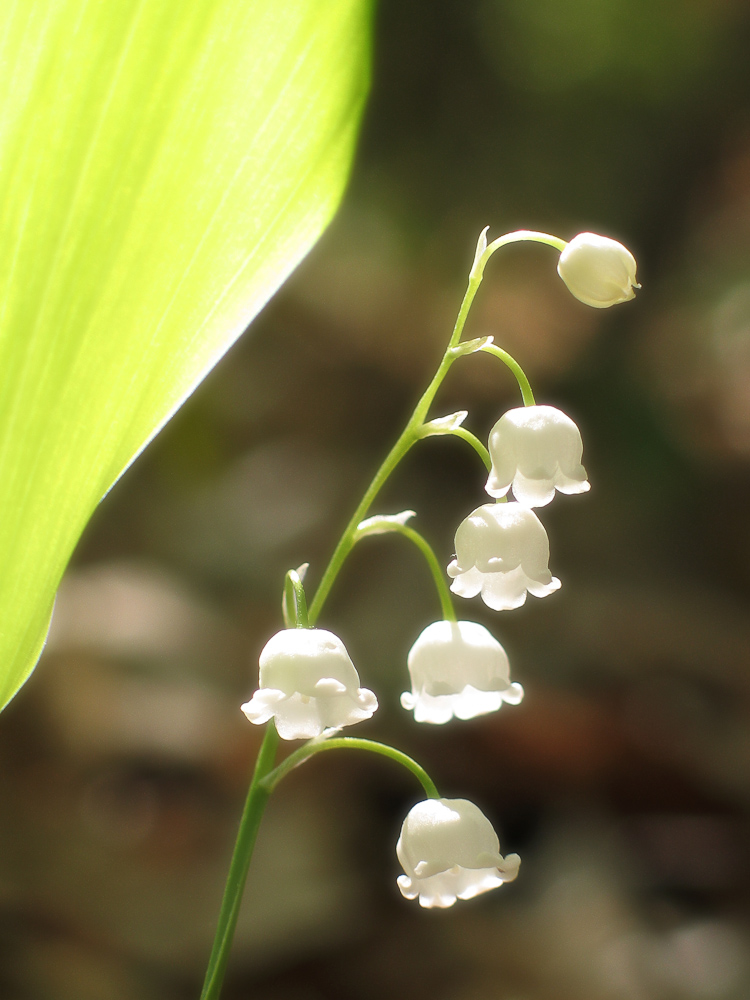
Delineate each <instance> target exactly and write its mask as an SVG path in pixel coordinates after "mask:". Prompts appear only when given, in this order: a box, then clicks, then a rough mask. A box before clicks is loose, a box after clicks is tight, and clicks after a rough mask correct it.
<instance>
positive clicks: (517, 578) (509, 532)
mask: <svg viewBox="0 0 750 1000" xmlns="http://www.w3.org/2000/svg"><path fill="white" fill-rule="evenodd" d="M548 563H549V539H548V538H547V532H546V531H545V530H544V527H543V525H542V522H541V521H540V520H539V518H538V517H537V516H536V514H535V513H534V512H533V510H530V509H529V508H528V507H524V506H523V505H522V504H520V503H515V502H513V501H509V502H508V503H486V504H483V505H482V506H481V507H477V509H476V510H474V511H472V512H471V514H469V516H468V517H467V518H465V520H463V521H462V522H461V524H459V526H458V530H457V531H456V558H455V559H454V560H453V561H452V562H451V563H450V565H449V566H448V576H451V577H453V583H452V584H451V590H452V591H453V593H454V594H458V596H459V597H476V595H477V594H479V593H481V595H482V600H483V601H484V603H485V604H486V605H487V607H489V608H492V609H493V611H507V610H510V609H511V608H520V607H521V605H522V604H523V603H524V602H525V601H526V592H527V591H528V592H529V593H530V594H533V595H534V597H546V596H547V595H548V594H551V593H553V592H554V591H555V590H559V588H560V581H559V580H558V579H557V578H556V577H554V576H552V574H551V573H550V571H549V566H548Z"/></svg>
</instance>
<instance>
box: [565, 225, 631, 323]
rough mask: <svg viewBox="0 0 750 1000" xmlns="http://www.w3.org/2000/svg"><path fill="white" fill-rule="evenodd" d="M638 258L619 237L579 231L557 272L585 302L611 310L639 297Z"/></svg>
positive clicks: (566, 250) (566, 248)
mask: <svg viewBox="0 0 750 1000" xmlns="http://www.w3.org/2000/svg"><path fill="white" fill-rule="evenodd" d="M636 266H637V265H636V262H635V257H634V256H633V255H632V253H631V252H630V251H629V250H628V249H627V248H626V247H624V246H623V245H622V243H618V242H617V240H612V239H610V238H609V237H608V236H597V235H596V233H579V234H578V236H576V237H574V238H573V239H572V240H571V241H570V243H568V245H567V246H566V247H565V249H564V250H563V252H562V253H561V254H560V260H559V261H558V264H557V273H558V274H559V275H560V277H561V278H562V280H563V281H564V282H565V284H566V285H567V286H568V288H569V289H570V291H571V292H572V293H573V295H575V297H576V298H577V299H580V300H581V302H585V303H586V305H587V306H593V307H594V308H595V309H607V308H608V307H609V306H615V305H617V304H618V302H628V301H629V300H630V299H633V298H635V292H634V291H633V289H634V288H640V287H641V286H640V285H639V284H638V282H637V281H636V280H635V272H636Z"/></svg>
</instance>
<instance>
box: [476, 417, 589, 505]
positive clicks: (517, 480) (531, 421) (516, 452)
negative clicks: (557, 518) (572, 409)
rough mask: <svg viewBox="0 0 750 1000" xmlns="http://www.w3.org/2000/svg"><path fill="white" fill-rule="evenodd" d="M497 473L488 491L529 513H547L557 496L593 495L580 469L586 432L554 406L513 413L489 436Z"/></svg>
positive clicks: (500, 421) (584, 473)
mask: <svg viewBox="0 0 750 1000" xmlns="http://www.w3.org/2000/svg"><path fill="white" fill-rule="evenodd" d="M489 446H490V457H491V458H492V469H491V470H490V475H489V479H488V480H487V486H486V487H485V489H486V490H487V492H488V493H489V495H490V496H492V497H504V496H505V494H506V493H507V492H508V490H509V489H510V488H511V487H512V488H513V496H514V497H515V498H516V500H518V502H519V503H522V504H523V505H524V506H525V507H544V505H545V504H548V503H549V502H550V500H551V499H552V498H553V496H554V495H555V490H556V489H557V490H559V491H560V492H561V493H585V492H586V490H588V489H589V482H588V479H587V478H586V470H585V469H584V467H583V466H582V465H581V455H582V454H583V442H582V441H581V432H580V431H579V430H578V427H577V426H576V425H575V424H574V423H573V421H572V420H571V419H570V417H568V416H566V415H565V414H564V413H563V412H562V410H558V409H557V407H555V406H519V407H516V409H513V410H508V412H507V413H504V414H503V415H502V417H500V419H499V420H498V422H497V423H496V424H495V426H494V427H493V428H492V430H491V431H490V440H489Z"/></svg>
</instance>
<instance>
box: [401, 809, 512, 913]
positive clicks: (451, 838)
mask: <svg viewBox="0 0 750 1000" xmlns="http://www.w3.org/2000/svg"><path fill="white" fill-rule="evenodd" d="M396 854H397V856H398V860H399V861H400V862H401V866H402V868H403V869H404V872H405V873H406V874H404V875H399V877H398V880H397V881H398V887H399V889H400V890H401V893H402V894H403V895H404V896H405V897H406V898H407V899H416V897H417V896H419V902H420V905H421V906H425V907H433V906H439V907H446V906H453V904H454V903H455V902H456V898H458V899H471V898H472V897H473V896H478V895H479V894H480V893H482V892H487V891H488V890H489V889H494V888H495V886H497V885H502V883H503V882H512V881H513V879H514V878H515V877H516V876H517V875H518V867H519V865H520V864H521V859H520V858H519V857H518V855H517V854H509V855H508V857H507V858H504V857H503V856H502V854H500V841H499V840H498V838H497V834H496V833H495V831H494V829H493V828H492V824H491V823H490V821H489V820H488V819H487V817H486V816H485V815H484V813H483V812H482V811H481V809H479V807H478V806H475V805H474V803H473V802H469V801H468V800H467V799H426V800H425V801H424V802H418V803H417V805H415V806H414V808H413V809H411V810H410V812H409V814H408V816H407V817H406V819H405V820H404V824H403V826H402V827H401V836H400V837H399V838H398V843H397V844H396Z"/></svg>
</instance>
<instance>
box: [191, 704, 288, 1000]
mask: <svg viewBox="0 0 750 1000" xmlns="http://www.w3.org/2000/svg"><path fill="white" fill-rule="evenodd" d="M278 744H279V736H278V733H277V732H276V727H275V726H274V724H273V720H271V721H270V722H269V723H268V727H267V729H266V733H265V736H264V737H263V742H262V744H261V747H260V750H259V752H258V759H257V761H256V764H255V770H254V771H253V778H252V781H251V782H250V789H249V791H248V793H247V799H246V800H245V808H244V809H243V811H242V819H241V820H240V828H239V832H238V834H237V841H236V843H235V847H234V853H233V854H232V860H231V862H230V865H229V874H228V875H227V883H226V887H225V889H224V898H223V899H222V901H221V910H220V911H219V922H218V926H217V928H216V934H215V935H214V944H213V948H212V950H211V957H210V958H209V960H208V968H207V969H206V978H205V980H204V982H203V989H202V990H201V995H200V1000H218V997H219V994H220V992H221V987H222V984H223V982H224V973H225V972H226V967H227V961H228V960H229V951H230V949H231V947H232V940H233V938H234V930H235V927H236V926H237V917H238V916H239V912H240V903H241V902H242V893H243V890H244V888H245V881H246V879H247V872H248V868H249V867H250V859H251V858H252V854H253V848H254V847H255V839H256V837H257V836H258V828H259V827H260V821H261V819H262V817H263V811H264V810H265V808H266V803H267V802H268V797H269V795H270V794H271V792H270V790H268V789H267V788H266V787H265V785H264V784H263V778H265V777H266V775H267V774H269V773H270V772H271V770H272V768H273V764H274V760H275V759H276V749H277V747H278Z"/></svg>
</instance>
